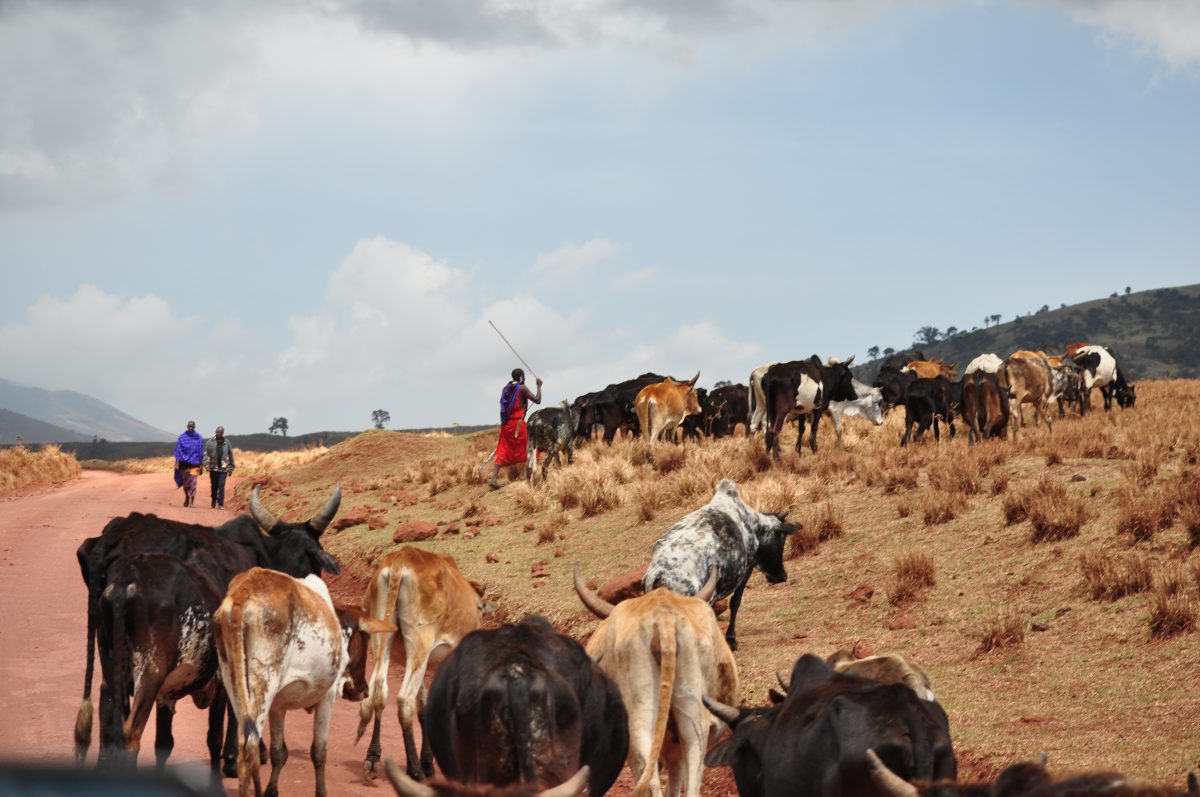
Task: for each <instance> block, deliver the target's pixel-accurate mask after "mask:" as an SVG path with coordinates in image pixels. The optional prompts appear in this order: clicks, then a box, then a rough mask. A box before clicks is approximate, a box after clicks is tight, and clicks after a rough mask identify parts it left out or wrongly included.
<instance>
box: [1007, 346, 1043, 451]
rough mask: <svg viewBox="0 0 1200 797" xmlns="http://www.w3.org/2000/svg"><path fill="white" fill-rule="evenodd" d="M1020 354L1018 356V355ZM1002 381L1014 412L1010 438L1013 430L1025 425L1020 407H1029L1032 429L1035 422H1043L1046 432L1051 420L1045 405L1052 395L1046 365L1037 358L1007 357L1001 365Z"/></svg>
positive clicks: (1041, 358) (1036, 356) (1014, 436)
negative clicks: (1010, 397)
mask: <svg viewBox="0 0 1200 797" xmlns="http://www.w3.org/2000/svg"><path fill="white" fill-rule="evenodd" d="M1021 353H1022V352H1018V354H1021ZM1003 376H1004V381H1005V382H1006V383H1007V384H1008V391H1009V394H1010V395H1011V396H1012V401H1013V404H1014V405H1015V409H1016V412H1015V413H1012V415H1011V423H1012V427H1013V438H1014V439H1015V438H1016V435H1017V426H1018V425H1021V426H1024V425H1025V416H1024V413H1023V412H1022V406H1021V405H1023V404H1032V405H1033V423H1034V425H1035V426H1036V425H1037V424H1038V421H1039V418H1041V417H1044V418H1045V419H1046V428H1047V429H1048V430H1049V429H1052V428H1053V424H1054V419H1053V418H1052V417H1051V415H1050V409H1049V401H1050V398H1051V396H1052V395H1053V390H1054V383H1053V377H1052V376H1051V373H1050V365H1049V364H1048V363H1047V362H1046V358H1045V357H1042V356H1040V355H1036V354H1035V356H1034V357H1018V356H1016V355H1014V356H1012V357H1009V358H1008V359H1007V360H1005V361H1004V371H1003Z"/></svg>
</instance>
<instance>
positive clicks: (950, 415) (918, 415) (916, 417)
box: [900, 376, 962, 446]
mask: <svg viewBox="0 0 1200 797" xmlns="http://www.w3.org/2000/svg"><path fill="white" fill-rule="evenodd" d="M961 403H962V382H961V381H958V382H951V381H950V380H949V379H947V378H946V377H944V376H938V377H934V378H933V379H914V380H913V381H912V384H910V385H909V387H908V390H907V391H906V392H905V394H904V435H903V436H902V437H901V438H900V445H901V446H905V445H907V444H908V439H909V435H910V434H911V433H912V427H913V425H914V424H915V425H916V427H917V433H916V435H913V441H914V442H917V443H919V442H921V435H923V434H925V432H926V430H928V429H929V427H930V426H932V427H933V438H934V439H935V440H938V441H940V440H941V439H942V434H941V430H940V429H939V428H938V422H939V421H940V420H944V421H946V423H948V424H949V425H950V436H951V437H954V413H955V411H956V410H957V409H958V407H959V405H960V404H961Z"/></svg>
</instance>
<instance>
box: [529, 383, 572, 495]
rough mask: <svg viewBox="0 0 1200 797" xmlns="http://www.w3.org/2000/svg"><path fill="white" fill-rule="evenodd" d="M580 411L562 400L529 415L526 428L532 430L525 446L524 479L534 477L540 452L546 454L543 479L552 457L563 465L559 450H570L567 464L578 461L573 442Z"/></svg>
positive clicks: (544, 455) (543, 462) (543, 461)
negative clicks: (557, 403) (557, 404)
mask: <svg viewBox="0 0 1200 797" xmlns="http://www.w3.org/2000/svg"><path fill="white" fill-rule="evenodd" d="M580 414H581V410H579V409H578V408H576V407H572V406H571V405H569V404H567V402H566V401H563V403H562V404H560V405H559V406H557V407H546V408H544V409H540V410H538V411H537V412H535V413H533V414H532V415H530V416H529V420H528V421H527V422H526V424H525V426H526V429H527V430H528V431H529V442H528V443H527V444H526V449H525V478H526V479H530V478H532V476H533V466H534V465H535V464H536V463H537V455H538V452H541V454H542V456H543V460H542V478H543V479H545V478H546V471H547V470H548V469H549V468H550V457H551V456H553V457H554V462H555V464H557V465H558V466H559V467H560V468H561V467H562V459H561V458H560V456H559V455H560V453H561V452H563V451H566V452H567V464H568V465H570V464H571V463H572V462H574V461H575V451H574V442H575V435H576V433H577V431H578V429H579V418H580Z"/></svg>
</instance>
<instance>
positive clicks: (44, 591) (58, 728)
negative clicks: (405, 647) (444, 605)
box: [0, 471, 404, 797]
mask: <svg viewBox="0 0 1200 797" xmlns="http://www.w3.org/2000/svg"><path fill="white" fill-rule="evenodd" d="M207 488H208V479H207V478H206V477H203V476H202V477H201V478H200V489H199V490H198V491H197V495H196V503H197V506H196V507H195V508H189V509H185V508H184V507H183V506H182V500H183V499H182V493H181V492H180V491H179V490H178V489H176V487H175V484H174V482H173V481H172V479H171V476H170V474H165V473H159V474H147V475H120V474H115V473H110V472H105V471H84V473H83V476H82V478H80V479H79V480H77V481H74V482H71V483H69V484H66V485H64V486H62V487H58V488H56V489H54V490H51V491H48V492H42V493H38V494H35V495H29V496H24V497H19V498H12V499H8V500H5V501H0V608H2V609H3V611H0V711H2V714H0V757H2V758H4V759H5V760H16V761H25V762H39V763H48V762H60V763H70V762H72V760H73V758H72V756H73V749H74V743H73V740H72V731H73V729H74V726H75V713H76V711H77V710H78V708H79V702H80V699H81V697H82V694H83V673H84V666H85V664H86V653H87V649H86V643H87V639H86V632H87V591H86V589H85V588H84V585H83V580H82V577H81V576H80V573H79V566H78V564H77V562H76V560H75V549H76V548H77V547H78V546H79V544H80V543H81V542H82V541H83V540H84V539H85V538H87V537H94V536H96V535H98V534H99V533H100V531H101V529H103V528H104V524H105V523H107V522H108V521H109V520H110V519H111V518H113V517H117V516H121V515H127V514H129V513H130V512H133V511H139V512H147V513H150V512H153V513H155V514H157V515H159V516H160V517H165V518H171V519H174V520H186V521H189V522H194V523H206V524H213V525H216V524H219V523H222V522H224V521H225V520H227V519H229V518H231V517H233V513H231V512H229V511H228V510H216V509H209V508H208V503H209V502H208V496H207ZM226 493H227V495H230V496H231V495H232V494H233V484H232V483H231V484H230V485H228V487H227V490H226ZM263 500H264V503H265V504H266V505H267V506H268V507H270V506H271V497H270V496H269V495H264V496H263ZM289 519H290V518H289ZM333 593H334V598H335V600H338V601H339V602H351V601H352V602H354V603H358V602H359V600H360V599H361V596H359V595H351V596H347V595H339V594H338V590H337V586H336V584H335V585H333ZM403 660H404V659H403V653H400V655H399V656H393V658H392V661H393V663H395V662H396V661H399V662H401V664H400V666H399V667H396V666H395V665H394V666H393V668H392V671H391V672H390V673H389V677H388V680H389V688H390V690H391V693H392V694H391V695H390V696H389V697H390V698H391V699H390V700H389V711H388V712H387V713H386V714H385V715H384V722H383V752H384V756H385V757H387V756H393V757H397V758H398V759H403V755H404V745H403V740H402V738H401V735H400V726H399V723H398V722H397V721H396V714H395V709H394V708H393V706H394V705H395V689H396V688H397V687H398V686H399V683H400V678H401V675H402V673H403ZM99 682H100V668H99V665H98V664H97V667H96V676H95V683H94V684H93V687H92V688H93V700H94V701H98V697H99V695H98V692H99ZM96 721H97V723H98V721H99V713H98V712H97V716H96ZM206 723H207V712H201V711H200V710H199V709H197V708H196V707H195V706H194V705H192V703H191V701H190V700H187V701H180V702H179V703H178V704H177V706H176V715H175V729H174V730H175V750H174V752H173V753H172V755H171V758H170V760H169V762H168V766H177V765H190V766H193V767H194V766H202V767H207V763H208V752H207V750H206V749H205V747H204V735H205V729H206V728H207V724H206ZM357 723H358V705H357V704H356V703H349V702H347V701H345V700H339V701H338V702H337V706H336V708H335V710H334V714H333V721H332V723H331V727H330V732H329V758H328V763H327V764H326V768H325V779H326V786H327V788H328V793H329V795H330V797H338V796H339V795H347V794H358V795H377V797H385V796H386V795H391V794H393V793H394V792H393V791H392V788H391V785H390V784H388V783H387V782H386V780H382V781H376V782H374V783H372V784H367V783H365V782H364V781H363V777H362V759H363V756H364V755H365V754H366V747H367V738H366V737H364V739H363V741H362V742H361V743H360V744H359V745H358V747H357V748H356V747H355V746H354V731H355V729H356V728H357ZM368 732H369V731H368ZM287 739H288V749H289V758H288V763H287V765H286V766H285V767H284V769H283V774H282V776H281V777H280V781H279V787H280V792H281V793H282V794H284V795H311V794H313V793H314V784H313V770H312V764H311V763H310V760H309V756H308V748H309V745H310V744H311V743H312V717H311V715H309V714H306V713H304V712H292V713H290V714H288V718H287ZM96 748H97V729H96V727H93V731H92V747H91V750H90V760H91V761H94V760H95V755H96ZM139 763H140V764H141V766H143V767H145V766H153V764H154V721H153V718H151V721H150V723H149V725H148V726H147V728H146V733H145V735H144V736H143V738H142V752H141V757H140V760H139ZM269 772H270V765H269V764H267V765H266V766H264V768H263V773H262V777H263V781H264V785H265V782H266V778H267V776H268V774H269ZM225 787H226V790H227V791H228V792H229V793H230V794H236V793H237V780H236V779H226V780H225Z"/></svg>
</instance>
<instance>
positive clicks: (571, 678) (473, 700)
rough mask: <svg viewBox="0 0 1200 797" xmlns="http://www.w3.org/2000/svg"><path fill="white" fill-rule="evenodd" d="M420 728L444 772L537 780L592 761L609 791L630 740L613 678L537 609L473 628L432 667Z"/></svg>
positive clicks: (593, 777) (592, 771) (466, 777)
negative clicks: (435, 669) (485, 627)
mask: <svg viewBox="0 0 1200 797" xmlns="http://www.w3.org/2000/svg"><path fill="white" fill-rule="evenodd" d="M421 727H422V729H423V732H424V733H425V734H427V738H428V739H429V744H430V746H431V747H432V749H433V755H434V757H435V758H436V759H437V762H438V766H439V767H440V768H441V771H442V773H443V774H444V775H445V777H446V778H448V779H450V780H451V781H458V782H460V783H462V784H477V785H487V786H489V787H495V788H502V787H508V786H512V785H515V784H521V785H522V786H531V785H535V784H536V785H537V786H538V787H540V788H546V787H550V786H554V785H556V784H560V783H563V782H565V781H567V780H568V779H569V778H570V777H571V776H572V775H574V774H575V773H576V772H577V771H578V770H579V768H580V767H581V766H587V767H588V769H589V778H588V791H589V794H595V795H601V794H604V793H605V792H606V791H608V789H609V787H610V786H612V784H613V782H614V781H615V780H616V779H617V776H618V775H619V774H620V773H621V767H622V765H623V764H624V763H625V755H626V752H627V750H628V747H629V731H628V723H627V720H626V715H625V705H624V703H622V702H621V693H620V691H619V690H618V689H617V685H616V684H615V683H614V682H613V681H612V680H611V679H610V678H609V677H608V676H607V675H605V674H604V672H603V671H602V670H601V669H600V668H599V666H597V665H596V664H595V663H594V662H593V661H592V660H591V659H590V658H588V655H587V652H586V651H585V650H584V649H583V646H582V645H580V644H579V643H578V642H576V641H575V640H574V639H571V638H570V637H568V636H564V635H562V634H558V633H556V632H555V631H554V628H553V627H552V626H551V625H550V623H549V622H548V621H547V620H546V619H545V618H543V617H538V616H528V617H526V618H525V619H523V620H522V621H521V622H520V623H518V624H516V625H512V624H507V623H506V624H505V625H503V626H501V627H500V628H496V629H490V630H479V631H472V632H471V633H470V634H468V635H467V636H465V637H463V640H462V642H461V643H459V645H458V647H457V648H455V649H454V652H453V653H451V654H450V656H449V658H447V659H446V661H445V663H443V664H442V666H441V668H440V669H439V670H438V673H437V675H436V676H435V677H434V679H433V685H432V686H431V687H430V689H429V702H428V703H426V705H425V708H424V709H423V710H422V712H421Z"/></svg>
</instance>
